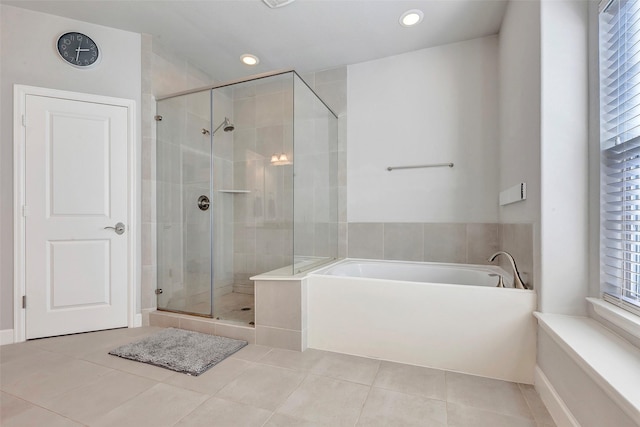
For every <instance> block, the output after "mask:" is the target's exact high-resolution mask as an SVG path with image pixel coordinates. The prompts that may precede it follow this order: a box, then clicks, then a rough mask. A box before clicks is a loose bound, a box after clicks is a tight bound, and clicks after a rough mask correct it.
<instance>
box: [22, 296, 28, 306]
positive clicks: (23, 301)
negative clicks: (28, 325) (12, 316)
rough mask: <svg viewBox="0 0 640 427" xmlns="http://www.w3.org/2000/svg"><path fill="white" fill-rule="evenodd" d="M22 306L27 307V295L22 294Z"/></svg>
mask: <svg viewBox="0 0 640 427" xmlns="http://www.w3.org/2000/svg"><path fill="white" fill-rule="evenodd" d="M22 308H27V296H26V295H22Z"/></svg>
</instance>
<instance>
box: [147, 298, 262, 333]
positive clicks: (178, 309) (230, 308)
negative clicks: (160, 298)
mask: <svg viewBox="0 0 640 427" xmlns="http://www.w3.org/2000/svg"><path fill="white" fill-rule="evenodd" d="M209 298H210V297H209V293H208V292H202V293H199V294H195V295H192V296H190V297H187V298H185V297H182V298H174V299H172V300H170V301H169V302H168V303H167V306H166V307H162V308H158V311H164V312H170V313H176V314H185V315H188V316H197V317H201V318H208V319H215V320H224V321H228V322H234V323H238V324H241V325H246V326H250V325H253V323H254V322H255V303H254V295H253V294H245V293H239V292H229V293H226V294H224V295H219V296H215V297H214V299H213V316H211V315H210V314H208V313H207V312H208V311H209V307H210V302H209Z"/></svg>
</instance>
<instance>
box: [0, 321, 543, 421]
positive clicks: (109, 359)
mask: <svg viewBox="0 0 640 427" xmlns="http://www.w3.org/2000/svg"><path fill="white" fill-rule="evenodd" d="M158 330H160V328H157V327H145V328H136V329H118V330H110V331H102V332H93V333H88V334H79V335H69V336H63V337H56V338H48V339H41V340H35V341H29V342H26V343H21V344H12V345H5V346H2V347H0V389H1V398H0V424H1V425H2V426H3V427H10V426H28V427H38V426H47V427H56V426H80V425H89V426H118V427H120V426H136V427H141V426H151V427H158V426H213V425H215V426H216V427H220V426H232V427H242V426H270V427H276V426H278V427H285V426H332V427H335V426H451V427H453V426H456V427H461V426H473V427H482V426H490V427H500V426H505V427H520V426H522V427H525V426H531V427H549V426H554V423H553V420H552V419H551V417H550V416H549V413H548V412H547V410H546V409H545V407H544V405H543V403H542V401H541V400H540V398H539V397H538V395H537V393H536V391H535V390H534V388H533V387H531V386H528V385H523V384H514V383H509V382H504V381H498V380H491V379H486V378H480V377H474V376H469V375H463V374H458V373H452V372H445V371H439V370H435V369H428V368H420V367H416V366H409V365H402V364H397V363H390V362H384V361H378V360H372V359H366V358H361V357H355V356H348V355H344V354H337V353H330V352H325V351H318V350H307V351H305V352H304V353H297V352H293V351H287V350H279V349H273V348H270V347H262V346H256V345H249V346H247V347H245V348H244V349H242V350H240V351H239V352H238V353H236V354H234V355H233V356H231V357H229V358H228V359H226V360H224V361H223V362H221V363H220V364H218V365H216V366H214V367H213V368H211V369H210V370H209V371H207V372H206V373H204V374H202V375H200V376H199V377H190V376H187V375H184V374H179V373H174V372H172V371H169V370H166V369H163V368H158V367H155V366H150V365H146V364H143V363H138V362H133V361H129V360H125V359H120V358H118V357H115V356H110V355H108V354H107V352H108V351H109V350H111V349H112V348H115V347H117V346H119V345H122V344H124V343H127V342H130V341H133V340H136V339H139V338H141V337H143V336H146V335H148V334H151V333H153V332H156V331H158Z"/></svg>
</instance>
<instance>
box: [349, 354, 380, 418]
mask: <svg viewBox="0 0 640 427" xmlns="http://www.w3.org/2000/svg"><path fill="white" fill-rule="evenodd" d="M380 366H382V361H379V363H378V368H377V369H376V374H375V375H374V376H373V381H371V385H370V386H369V390H367V397H365V398H364V401H363V402H362V406H360V412H359V413H358V418H356V422H355V424H354V426H357V425H358V423H359V422H360V418H361V417H362V412H363V411H364V407H365V405H366V404H367V400H369V395H370V394H371V390H372V389H373V385H374V384H375V382H376V378H378V374H379V373H380Z"/></svg>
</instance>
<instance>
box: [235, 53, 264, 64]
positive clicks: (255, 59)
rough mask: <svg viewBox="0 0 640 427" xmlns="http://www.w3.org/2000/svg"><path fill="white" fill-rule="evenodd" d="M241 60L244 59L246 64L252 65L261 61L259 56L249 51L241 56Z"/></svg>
mask: <svg viewBox="0 0 640 427" xmlns="http://www.w3.org/2000/svg"><path fill="white" fill-rule="evenodd" d="M240 61H242V62H243V63H244V64H245V65H251V66H253V65H258V63H259V62H260V60H259V59H258V57H257V56H255V55H251V54H249V53H245V54H244V55H242V56H241V57H240Z"/></svg>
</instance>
